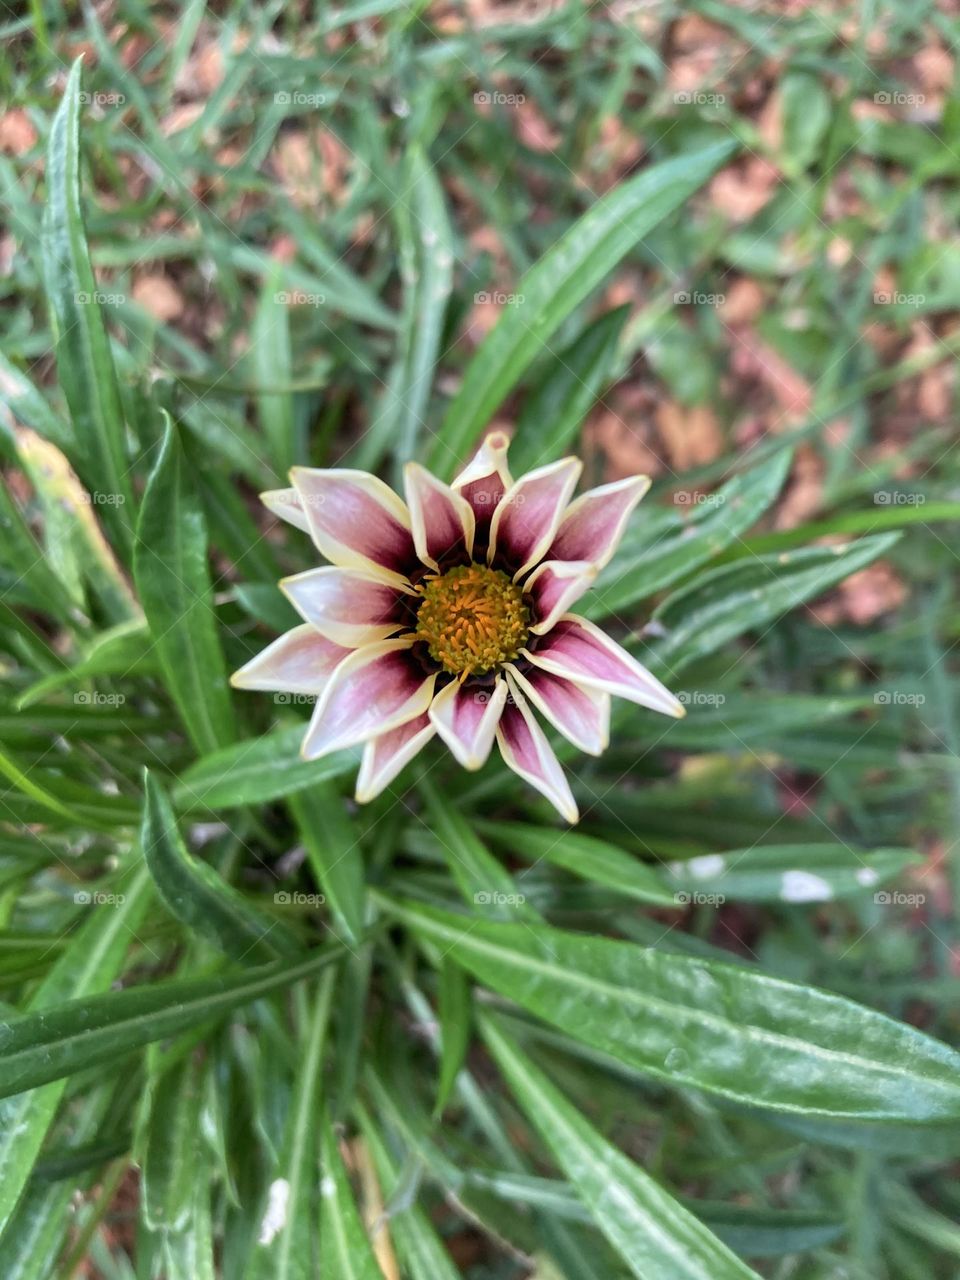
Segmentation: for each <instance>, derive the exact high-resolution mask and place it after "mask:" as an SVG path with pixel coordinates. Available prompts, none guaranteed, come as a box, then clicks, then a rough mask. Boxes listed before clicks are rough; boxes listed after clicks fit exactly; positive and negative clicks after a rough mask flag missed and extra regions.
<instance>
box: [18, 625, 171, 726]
mask: <svg viewBox="0 0 960 1280" xmlns="http://www.w3.org/2000/svg"><path fill="white" fill-rule="evenodd" d="M155 669H156V668H155V659H154V657H153V655H152V653H151V650H150V633H149V630H148V629H147V627H146V625H145V624H144V622H143V621H142V620H140V619H135V620H133V621H130V622H122V623H120V625H119V626H116V627H111V628H110V630H109V631H103V632H101V633H100V635H98V636H96V637H95V638H94V639H93V640H92V641H91V642H90V646H89V648H87V649H86V650H85V651H84V653H83V655H82V656H81V657H80V658H79V659H78V660H77V661H76V662H75V663H74V665H73V666H72V667H69V668H67V670H65V671H58V672H56V673H55V674H54V675H50V676H46V677H45V678H44V679H43V680H39V681H38V682H37V683H36V684H32V685H30V687H29V688H28V689H27V690H26V692H25V693H23V694H21V695H20V698H19V699H18V701H17V704H16V705H17V707H19V708H21V709H22V708H24V707H32V706H33V704H34V703H35V702H39V701H40V699H41V698H44V697H46V695H47V694H48V693H53V692H55V691H56V690H57V689H60V688H62V687H63V686H64V685H68V686H70V687H74V686H76V685H78V684H80V683H82V682H83V681H84V680H88V679H92V678H93V677H94V676H126V675H134V674H137V675H143V674H145V673H151V674H152V672H153V671H154V670H155Z"/></svg>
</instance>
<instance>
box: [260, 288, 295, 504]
mask: <svg viewBox="0 0 960 1280" xmlns="http://www.w3.org/2000/svg"><path fill="white" fill-rule="evenodd" d="M279 275H280V268H279V267H278V269H277V271H276V272H274V274H273V275H272V276H268V277H267V278H266V279H265V280H264V282H263V289H262V292H261V295H260V302H259V305H258V307H257V312H256V316H255V319H254V325H253V335H252V337H253V345H252V348H251V352H250V358H251V361H252V363H253V368H254V373H255V377H256V382H257V385H258V386H260V387H263V388H264V390H262V391H260V392H259V393H258V395H257V412H258V414H259V417H260V424H261V426H262V428H263V434H264V437H265V439H266V441H267V446H268V449H269V453H270V458H271V461H272V462H273V470H274V472H275V473H276V475H277V476H278V477H280V478H282V479H283V480H284V482H285V479H286V475H287V472H288V471H289V470H290V468H291V467H292V466H293V464H294V463H295V462H296V461H297V457H296V441H295V438H294V422H295V418H294V403H293V393H292V392H291V391H289V390H285V389H284V388H285V387H286V386H287V385H288V384H289V383H290V382H291V381H292V377H293V370H292V362H293V357H292V355H291V351H290V308H289V306H288V305H287V301H286V296H285V295H284V294H282V293H280V292H278V289H279V286H278V280H279Z"/></svg>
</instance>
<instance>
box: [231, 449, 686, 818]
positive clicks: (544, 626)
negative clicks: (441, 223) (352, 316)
mask: <svg viewBox="0 0 960 1280" xmlns="http://www.w3.org/2000/svg"><path fill="white" fill-rule="evenodd" d="M507 445H508V440H507V437H506V436H505V435H504V434H503V433H502V432H499V431H497V432H493V433H492V434H490V435H488V436H487V438H486V440H485V441H484V443H483V445H482V446H481V448H480V450H479V452H478V453H477V455H476V457H475V458H474V459H473V461H472V462H471V463H470V465H469V466H468V467H467V468H466V469H465V470H464V471H462V472H461V473H460V475H458V476H457V478H456V479H455V480H454V481H453V483H452V484H451V485H447V484H444V483H442V482H441V481H440V480H437V479H436V478H435V477H434V476H432V475H431V474H430V473H429V472H428V471H425V470H424V469H423V467H421V466H419V465H417V464H416V463H410V464H409V465H408V466H407V467H406V470H405V473H404V487H405V491H406V502H403V501H401V499H400V498H399V497H397V495H396V494H395V493H394V492H393V491H392V490H391V489H389V488H388V487H387V486H386V485H385V484H384V483H383V481H381V480H378V479H377V478H376V477H375V476H372V475H368V474H367V473H366V472H363V471H347V470H330V471H318V470H313V469H311V468H309V467H295V468H294V469H293V471H292V472H291V473H290V479H291V481H292V482H293V488H291V489H277V490H273V491H271V492H269V493H265V494H263V495H262V497H263V501H264V503H265V504H266V506H267V507H269V509H270V510H271V511H273V512H274V513H275V514H276V515H279V516H281V517H282V518H283V519H285V520H288V521H289V522H290V523H291V524H294V525H296V526H297V527H298V528H300V529H303V530H304V531H305V532H307V533H309V534H310V536H311V538H312V539H313V542H314V545H315V546H316V547H317V550H318V551H320V553H321V554H322V555H323V556H325V557H326V559H327V560H329V561H330V562H331V565H330V567H325V568H320V569H309V570H308V571H307V572H306V573H299V574H296V575H295V576H294V577H292V578H286V579H284V581H283V582H282V583H281V584H280V585H281V587H282V588H283V590H284V592H285V593H286V595H287V596H288V597H289V599H290V600H291V602H292V603H293V605H294V607H295V608H296V609H297V611H298V612H299V613H300V615H301V616H302V617H303V618H304V620H305V621H304V624H303V625H302V626H298V627H295V628H294V629H293V630H292V631H290V632H288V633H287V634H286V635H284V636H281V637H280V639H279V640H276V641H274V643H273V644H271V645H270V646H269V648H267V649H265V650H264V652H263V653H261V654H260V655H259V656H258V657H256V658H254V659H253V661H252V662H248V663H247V665H246V666H245V667H243V668H242V669H241V670H240V671H238V672H237V673H236V674H235V675H234V677H233V681H232V683H233V684H234V685H235V686H236V687H237V688H240V689H263V690H271V691H277V690H282V691H287V692H292V693H304V694H316V695H317V704H316V708H315V710H314V713H313V718H312V720H311V721H310V727H309V729H308V730H307V733H306V737H305V738H304V741H303V747H302V754H303V756H304V758H305V759H307V760H315V759H318V758H319V757H320V756H324V755H326V754H327V753H328V752H330V751H338V750H340V749H341V748H343V747H349V746H353V745H355V744H357V743H361V742H363V743H365V744H366V746H365V749H364V753H363V760H362V763H361V766H360V773H359V776H358V779H357V799H358V800H359V801H361V802H362V801H367V800H372V799H373V797H374V796H376V795H379V793H380V792H381V791H382V790H383V789H384V788H385V787H386V786H388V785H389V783H390V782H392V781H393V779H394V778H395V777H396V776H397V774H398V773H399V772H400V770H401V769H402V768H403V766H404V765H405V764H406V763H407V762H408V761H409V760H411V759H412V758H413V757H414V756H415V755H416V754H417V752H418V751H420V749H421V748H422V747H423V746H424V745H425V744H426V743H427V742H428V741H429V740H430V739H431V738H432V737H433V736H434V735H435V734H439V736H440V737H441V738H442V739H443V741H444V742H445V743H446V744H447V746H448V747H449V748H450V750H451V751H452V752H453V754H454V756H455V757H456V758H457V760H458V761H459V762H460V764H462V765H463V766H464V768H466V769H479V768H480V766H481V765H482V764H483V763H484V762H485V761H486V759H487V757H488V756H489V754H490V751H491V749H492V747H493V743H494V740H496V742H497V745H498V746H499V748H500V754H501V755H502V756H503V759H504V761H505V763H506V764H507V765H508V766H509V767H510V768H511V769H513V770H515V772H517V773H518V774H519V775H520V776H521V777H522V778H525V779H526V780H527V781H528V782H529V783H530V784H531V785H532V786H534V787H536V788H537V790H539V791H541V792H542V793H543V794H544V795H545V796H547V797H548V798H549V799H550V800H551V801H552V803H553V804H554V805H555V806H556V807H557V809H558V810H559V811H560V813H561V814H562V815H563V816H564V817H565V818H566V819H567V820H568V821H569V822H576V820H577V806H576V803H575V801H574V799H573V795H572V794H571V791H570V787H569V785H568V783H567V780H566V777H565V776H564V773H563V770H562V769H561V767H560V764H559V762H558V760H557V757H556V755H555V754H554V752H553V749H552V748H551V746H550V744H549V742H548V741H547V738H546V735H545V734H544V732H543V729H542V728H541V726H540V724H539V722H538V720H537V718H536V716H535V714H534V710H536V711H538V712H539V713H540V714H541V715H542V716H543V717H544V718H545V719H546V720H548V721H549V722H550V723H551V724H552V725H553V726H554V728H555V729H557V730H558V731H559V732H560V733H561V734H563V736H564V737H565V738H568V739H569V741H570V742H572V743H573V744H574V745H575V746H577V747H579V748H580V749H581V750H582V751H586V752H588V753H589V754H591V755H599V754H600V753H601V752H602V751H603V749H604V748H605V746H606V745H607V740H608V730H609V721H610V695H611V694H616V695H617V696H618V697H621V698H628V699H630V701H632V702H637V703H639V704H640V705H641V706H644V707H650V708H652V709H653V710H654V711H662V712H664V713H666V714H667V715H673V716H682V715H683V707H682V706H681V705H680V703H679V702H677V700H676V698H674V697H673V695H672V694H671V693H669V692H668V691H667V690H666V689H665V688H664V687H663V685H662V684H661V683H660V682H659V681H658V680H656V679H655V678H654V677H653V676H652V675H651V674H650V672H649V671H647V670H646V669H645V668H644V667H642V666H641V665H640V664H639V663H638V662H637V661H636V660H635V659H634V658H633V657H631V655H630V654H629V653H627V652H626V650H624V649H622V648H621V647H620V645H618V644H617V643H616V642H615V641H613V640H611V639H610V637H609V636H607V635H605V634H604V633H603V632H602V631H601V630H600V629H599V628H598V627H596V626H594V625H593V623H591V622H588V621H587V620H586V619H584V618H579V617H577V616H576V614H573V613H570V612H569V610H570V606H571V605H572V604H574V602H575V601H576V600H577V599H578V598H579V597H580V596H581V595H583V593H584V592H585V591H586V590H587V588H588V587H589V586H590V585H591V583H592V582H593V581H594V579H595V578H596V576H597V573H598V572H599V571H600V569H602V568H603V566H604V565H605V564H606V563H607V562H608V561H609V559H610V557H611V556H612V555H613V553H614V551H615V550H616V547H617V544H618V542H619V541H620V537H621V535H622V533H623V530H624V528H625V526H626V523H627V519H628V517H629V515H630V513H631V511H632V510H633V508H634V507H635V506H636V504H637V503H638V502H639V501H640V499H641V498H642V497H643V495H644V494H645V493H646V491H647V489H648V488H649V484H650V482H649V480H648V479H647V478H646V477H645V476H635V477H631V478H630V479H628V480H620V481H617V482H616V483H614V484H606V485H602V486H601V487H600V488H598V489H591V490H590V491H589V492H587V493H584V494H582V495H581V496H580V497H579V498H576V499H575V500H574V501H572V502H571V501H570V499H571V496H572V494H573V490H574V487H575V485H576V483H577V479H578V477H579V475H580V470H581V464H580V462H578V461H577V459H576V458H564V459H562V460H561V461H560V462H554V463H551V464H550V465H549V466H545V467H538V468H537V469H536V470H535V471H530V472H528V473H527V474H526V475H524V476H521V477H520V479H519V480H516V481H514V480H513V479H512V478H511V476H510V473H509V472H508V470H507V462H506V455H507Z"/></svg>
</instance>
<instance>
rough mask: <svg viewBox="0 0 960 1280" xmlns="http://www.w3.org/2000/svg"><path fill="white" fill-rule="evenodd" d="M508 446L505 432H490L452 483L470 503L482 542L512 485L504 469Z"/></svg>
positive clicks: (478, 536)
mask: <svg viewBox="0 0 960 1280" xmlns="http://www.w3.org/2000/svg"><path fill="white" fill-rule="evenodd" d="M509 447H510V437H509V436H508V435H507V434H506V432H504V431H491V432H490V434H489V435H488V436H487V437H486V438H485V439H484V441H483V444H482V445H481V446H480V448H479V449H478V450H477V452H476V453H475V454H474V455H473V458H472V459H471V461H470V462H469V463H468V465H467V466H466V467H464V469H463V470H462V471H461V472H460V474H459V475H458V476H457V477H456V479H455V480H454V481H453V484H452V485H451V488H453V489H456V490H458V491H459V492H460V493H461V494H462V495H463V497H464V498H466V500H467V502H469V504H470V506H471V508H472V510H473V514H474V517H475V519H476V522H477V539H478V540H481V541H483V542H486V540H487V535H488V533H489V530H490V521H491V520H492V519H493V513H494V511H496V509H497V505H498V503H499V502H500V499H501V498H502V497H503V495H504V494H505V493H506V491H507V490H508V489H509V488H510V486H511V485H512V484H513V477H512V476H511V475H510V472H509V471H508V469H507V450H508V448H509Z"/></svg>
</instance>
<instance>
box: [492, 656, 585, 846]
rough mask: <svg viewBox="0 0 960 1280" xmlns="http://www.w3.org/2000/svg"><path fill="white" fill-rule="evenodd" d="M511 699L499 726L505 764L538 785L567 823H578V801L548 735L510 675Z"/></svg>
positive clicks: (499, 743) (498, 742) (537, 787)
mask: <svg viewBox="0 0 960 1280" xmlns="http://www.w3.org/2000/svg"><path fill="white" fill-rule="evenodd" d="M507 681H508V683H509V684H510V695H511V697H510V701H509V702H508V703H507V705H506V706H505V707H504V709H503V715H502V716H501V717H500V723H499V725H498V726H497V746H498V747H499V748H500V754H501V756H503V760H504V763H505V764H506V765H507V766H508V767H509V768H511V769H512V770H513V771H514V773H517V774H519V775H520V777H521V778H523V779H524V780H525V781H526V782H529V783H530V785H531V786H532V787H535V788H536V789H537V790H538V791H539V792H540V793H541V794H542V795H544V796H546V798H547V799H548V800H549V801H550V803H551V804H552V805H553V806H554V807H555V808H556V809H557V810H558V812H559V813H560V814H561V815H562V816H563V817H564V818H565V819H566V820H567V822H571V823H573V822H576V821H577V819H578V817H579V816H580V815H579V812H578V810H577V802H576V801H575V800H574V798H573V792H572V791H571V790H570V785H569V783H568V782H567V779H566V776H565V775H564V772H563V770H562V769H561V767H560V761H559V760H558V759H557V757H556V756H555V755H554V752H553V748H552V747H551V746H550V743H549V742H548V741H547V738H546V735H545V734H544V732H543V730H542V729H541V728H540V726H539V725H538V724H537V722H536V720H535V719H534V717H533V713H532V712H531V711H530V708H529V706H528V705H527V700H526V698H525V697H524V696H523V694H522V693H521V692H520V690H519V689H518V688H517V685H516V684H515V683H514V681H513V680H512V678H511V677H510V676H509V675H508V676H507Z"/></svg>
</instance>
